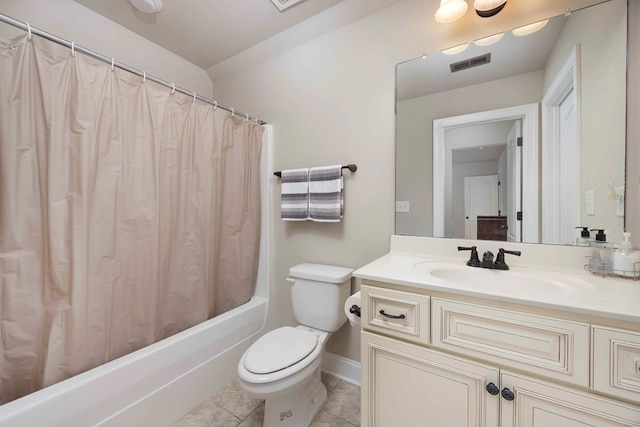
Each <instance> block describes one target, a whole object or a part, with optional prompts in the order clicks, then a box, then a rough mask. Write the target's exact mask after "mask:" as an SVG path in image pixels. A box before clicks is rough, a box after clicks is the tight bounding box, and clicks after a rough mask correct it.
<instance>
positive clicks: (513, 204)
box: [506, 120, 538, 242]
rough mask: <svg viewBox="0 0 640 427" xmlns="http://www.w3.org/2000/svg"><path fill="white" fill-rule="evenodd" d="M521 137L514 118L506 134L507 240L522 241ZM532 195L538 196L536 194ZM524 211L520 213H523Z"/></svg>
mask: <svg viewBox="0 0 640 427" xmlns="http://www.w3.org/2000/svg"><path fill="white" fill-rule="evenodd" d="M519 138H522V123H521V121H520V120H516V121H515V123H514V124H513V127H512V128H511V131H510V132H509V135H508V136H507V175H508V176H509V189H508V195H507V212H506V215H507V241H509V242H521V241H522V220H518V212H522V149H521V147H520V146H518V139H519ZM534 197H538V195H537V194H536V195H535V196H534ZM524 214H525V213H522V215H524Z"/></svg>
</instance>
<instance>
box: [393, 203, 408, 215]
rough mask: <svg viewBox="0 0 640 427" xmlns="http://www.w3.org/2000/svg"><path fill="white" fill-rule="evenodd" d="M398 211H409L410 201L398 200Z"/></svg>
mask: <svg viewBox="0 0 640 427" xmlns="http://www.w3.org/2000/svg"><path fill="white" fill-rule="evenodd" d="M396 212H403V213H406V212H409V202H408V201H397V200H396Z"/></svg>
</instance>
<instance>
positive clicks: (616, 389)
mask: <svg viewBox="0 0 640 427" xmlns="http://www.w3.org/2000/svg"><path fill="white" fill-rule="evenodd" d="M592 342H593V367H592V375H593V389H594V390H596V391H599V392H602V393H606V394H610V395H612V396H615V397H620V398H623V399H628V400H632V401H635V402H640V333H638V332H632V331H627V330H621V329H613V328H606V327H603V326H593V341H592Z"/></svg>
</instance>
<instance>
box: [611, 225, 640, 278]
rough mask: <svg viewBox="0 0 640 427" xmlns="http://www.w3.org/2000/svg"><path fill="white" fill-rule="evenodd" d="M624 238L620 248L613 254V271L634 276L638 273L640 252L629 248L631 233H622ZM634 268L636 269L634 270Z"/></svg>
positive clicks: (621, 274)
mask: <svg viewBox="0 0 640 427" xmlns="http://www.w3.org/2000/svg"><path fill="white" fill-rule="evenodd" d="M622 235H623V237H624V240H623V241H622V243H620V249H618V250H617V251H615V253H614V254H613V273H614V274H617V275H619V276H628V277H635V276H636V275H638V274H640V265H638V264H639V263H640V253H639V252H637V251H634V250H633V249H632V248H631V242H630V241H629V237H631V233H622ZM636 270H638V271H637V272H636Z"/></svg>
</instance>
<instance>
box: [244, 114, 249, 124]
mask: <svg viewBox="0 0 640 427" xmlns="http://www.w3.org/2000/svg"><path fill="white" fill-rule="evenodd" d="M244 115H245V118H244V122H245V123H247V122H248V121H249V115H248V114H247V113H244Z"/></svg>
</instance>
